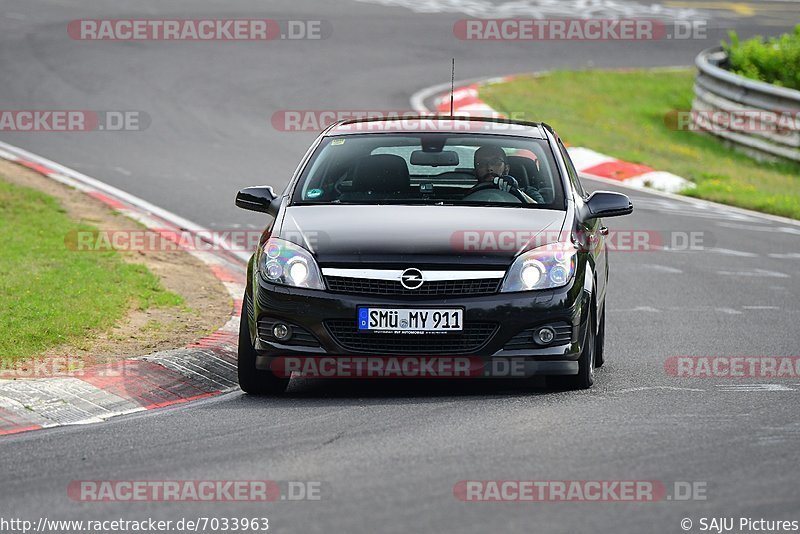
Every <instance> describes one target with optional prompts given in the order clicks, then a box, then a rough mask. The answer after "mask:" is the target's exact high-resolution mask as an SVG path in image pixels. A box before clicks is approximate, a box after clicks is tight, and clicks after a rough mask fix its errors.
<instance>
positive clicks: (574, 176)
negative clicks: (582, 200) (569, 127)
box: [558, 140, 586, 197]
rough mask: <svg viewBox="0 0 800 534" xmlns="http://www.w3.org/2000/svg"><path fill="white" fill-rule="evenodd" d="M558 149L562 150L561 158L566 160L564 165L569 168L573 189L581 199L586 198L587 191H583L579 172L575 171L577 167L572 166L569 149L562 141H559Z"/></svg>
mask: <svg viewBox="0 0 800 534" xmlns="http://www.w3.org/2000/svg"><path fill="white" fill-rule="evenodd" d="M558 148H559V150H561V156H562V157H563V158H564V164H565V165H566V166H567V173H568V174H569V181H570V182H572V187H574V188H575V191H577V192H578V194H579V195H580V196H581V197H585V196H586V191H584V190H583V185H581V181H580V179H579V178H578V171H576V170H575V166H574V165H573V164H572V160H571V159H570V157H569V154H568V153H567V149H566V148H564V145H563V144H561V141H560V140H559V141H558Z"/></svg>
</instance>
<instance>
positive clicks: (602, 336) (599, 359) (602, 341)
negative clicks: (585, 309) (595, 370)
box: [594, 304, 606, 367]
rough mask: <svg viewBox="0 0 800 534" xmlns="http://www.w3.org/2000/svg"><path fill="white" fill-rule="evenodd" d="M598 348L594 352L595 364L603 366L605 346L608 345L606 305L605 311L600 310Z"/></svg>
mask: <svg viewBox="0 0 800 534" xmlns="http://www.w3.org/2000/svg"><path fill="white" fill-rule="evenodd" d="M596 344H597V348H596V349H595V353H594V366H595V367H603V364H604V363H606V358H605V346H606V307H605V304H604V305H603V311H602V312H600V323H599V326H598V327H597V341H596Z"/></svg>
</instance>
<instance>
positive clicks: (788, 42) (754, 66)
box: [722, 24, 800, 90]
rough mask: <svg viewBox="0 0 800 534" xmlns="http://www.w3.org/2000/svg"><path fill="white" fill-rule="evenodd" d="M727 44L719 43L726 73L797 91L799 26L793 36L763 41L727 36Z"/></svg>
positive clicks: (799, 69)
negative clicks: (724, 58) (726, 68)
mask: <svg viewBox="0 0 800 534" xmlns="http://www.w3.org/2000/svg"><path fill="white" fill-rule="evenodd" d="M728 37H729V38H730V41H731V42H730V43H726V42H724V41H723V42H722V47H723V49H724V50H725V52H726V53H727V54H728V69H729V70H731V71H732V72H735V73H736V74H740V75H742V76H745V77H747V78H752V79H754V80H760V81H762V82H767V83H771V84H775V85H779V86H781V87H788V88H790V89H798V90H800V24H798V25H797V26H795V28H794V32H793V33H784V34H782V35H780V36H778V37H770V38H769V39H766V40H765V39H764V38H763V37H761V36H756V37H753V38H752V39H748V40H746V41H740V40H739V36H738V35H737V34H736V32H734V31H731V32H729V33H728Z"/></svg>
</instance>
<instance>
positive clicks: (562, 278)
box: [500, 243, 578, 293]
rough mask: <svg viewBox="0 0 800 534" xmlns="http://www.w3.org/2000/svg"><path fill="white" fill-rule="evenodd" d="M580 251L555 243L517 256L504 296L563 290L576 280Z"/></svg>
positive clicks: (510, 271)
mask: <svg viewBox="0 0 800 534" xmlns="http://www.w3.org/2000/svg"><path fill="white" fill-rule="evenodd" d="M577 254H578V251H577V249H576V248H575V246H574V245H573V244H571V243H554V244H551V245H545V246H543V247H538V248H535V249H533V250H529V251H528V252H524V253H522V254H520V255H519V256H517V258H516V259H515V260H514V263H512V264H511V268H510V269H509V270H508V273H506V277H505V279H503V285H502V287H501V288H500V291H501V292H502V293H509V292H512V291H533V290H537V289H554V288H557V287H563V286H565V285H567V283H569V281H570V280H571V279H572V277H573V276H575V262H576V257H577Z"/></svg>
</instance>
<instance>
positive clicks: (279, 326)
mask: <svg viewBox="0 0 800 534" xmlns="http://www.w3.org/2000/svg"><path fill="white" fill-rule="evenodd" d="M272 335H273V336H275V338H276V339H278V340H280V341H286V340H287V339H289V338H290V337H292V329H291V328H289V326H288V325H285V324H283V323H276V324H275V326H273V327H272Z"/></svg>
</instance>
